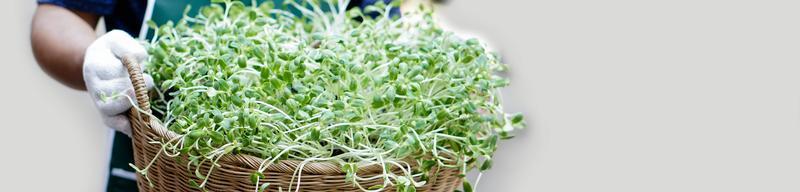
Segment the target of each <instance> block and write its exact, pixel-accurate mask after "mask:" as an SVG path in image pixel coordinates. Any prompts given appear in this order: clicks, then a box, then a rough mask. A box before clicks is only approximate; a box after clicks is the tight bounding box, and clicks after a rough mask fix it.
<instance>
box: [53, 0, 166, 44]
mask: <svg viewBox="0 0 800 192" xmlns="http://www.w3.org/2000/svg"><path fill="white" fill-rule="evenodd" d="M37 1H38V2H39V3H40V4H53V5H58V6H61V7H64V8H67V9H72V10H76V11H82V12H87V13H93V14H97V15H99V16H103V18H104V20H105V24H106V29H108V30H112V29H119V30H123V31H125V32H128V33H129V34H131V36H133V37H136V36H139V29H140V28H141V27H142V19H143V18H144V12H145V10H147V0H37ZM178 11H180V10H178Z"/></svg>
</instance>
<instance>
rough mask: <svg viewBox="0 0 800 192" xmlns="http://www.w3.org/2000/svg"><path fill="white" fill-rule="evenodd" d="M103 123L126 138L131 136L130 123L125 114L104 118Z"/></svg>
mask: <svg viewBox="0 0 800 192" xmlns="http://www.w3.org/2000/svg"><path fill="white" fill-rule="evenodd" d="M103 123H105V124H106V126H108V127H110V128H112V129H114V130H117V131H119V132H122V133H125V135H128V137H130V136H131V122H130V121H129V120H128V117H127V116H126V115H125V114H121V115H114V116H106V117H104V118H103Z"/></svg>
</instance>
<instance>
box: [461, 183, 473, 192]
mask: <svg viewBox="0 0 800 192" xmlns="http://www.w3.org/2000/svg"><path fill="white" fill-rule="evenodd" d="M461 184H462V186H461V188H462V189H463V190H464V192H472V185H471V184H470V183H469V181H467V180H464V181H463V182H461Z"/></svg>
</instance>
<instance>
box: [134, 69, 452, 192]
mask: <svg viewBox="0 0 800 192" xmlns="http://www.w3.org/2000/svg"><path fill="white" fill-rule="evenodd" d="M135 61H136V60H135V59H133V57H130V56H126V57H123V58H122V63H123V64H124V65H125V67H126V68H127V70H128V74H130V78H131V82H132V83H133V87H134V92H135V95H136V100H137V103H138V106H139V108H140V109H141V110H143V111H145V112H147V113H150V112H151V111H150V99H149V96H148V91H147V89H146V87H145V81H144V79H143V76H142V71H141V68H140V66H139V64H138V63H137V62H135ZM129 119H130V121H131V128H132V129H133V136H132V138H133V139H132V140H133V152H134V164H135V165H136V167H138V168H145V167H147V166H148V165H150V166H149V168H148V169H147V177H148V178H149V182H148V179H145V178H144V177H143V176H142V175H140V174H137V184H138V186H139V191H200V190H199V189H196V188H193V187H191V186H190V185H189V182H188V181H189V180H196V181H202V179H198V177H196V176H195V175H194V173H193V170H194V169H195V168H196V167H195V166H193V165H189V164H188V163H187V162H189V161H188V160H187V157H186V156H183V155H181V156H178V157H168V156H166V155H164V154H163V153H161V154H159V153H160V151H161V150H162V149H161V148H162V147H161V145H160V144H158V142H162V143H163V142H167V141H169V140H171V139H173V138H175V137H177V136H178V135H177V134H176V133H174V132H172V131H170V130H168V129H167V128H165V127H164V126H162V125H161V124H160V123H159V122H158V121H156V120H153V119H151V118H150V117H149V116H147V115H144V114H142V113H140V112H139V111H138V110H137V109H135V108H134V109H131V111H130V112H129ZM156 156H158V158H156ZM151 162H152V164H150V163H151ZM261 162H263V159H261V158H258V157H255V156H251V155H246V154H232V155H224V156H223V157H222V158H221V159H220V160H219V162H217V164H218V165H219V166H214V167H213V170H212V171H211V172H210V175H209V176H208V183H206V185H205V189H206V190H208V191H255V189H256V185H255V184H253V183H252V181H251V180H250V176H251V175H252V174H253V173H255V172H256V171H257V170H258V167H259V165H260V164H261ZM299 165H300V161H293V160H284V161H279V162H276V163H274V164H272V165H270V166H269V167H267V168H266V169H265V171H264V172H263V174H264V177H262V178H260V180H259V182H260V183H270V184H269V187H268V188H267V191H281V190H282V191H288V190H290V189H291V191H361V190H360V189H359V188H358V187H356V186H355V185H354V184H353V183H350V182H346V181H345V173H344V172H343V171H342V170H341V167H340V166H339V165H338V164H335V163H333V162H312V163H308V164H306V165H304V166H303V168H302V170H301V171H302V173H301V174H300V176H299V177H298V176H297V174H296V170H297V168H298V167H299ZM209 168H212V167H211V164H210V163H205V164H201V165H200V170H201V173H204V174H205V173H208V170H209ZM433 170H434V171H435V172H433V173H432V174H430V178H429V179H428V181H427V182H426V184H425V185H424V186H422V187H418V188H417V191H431V192H445V191H447V192H450V191H453V190H455V188H456V186H458V183H459V182H460V178H459V176H458V175H459V174H460V172H459V171H458V170H456V169H436V168H434V169H433ZM396 171H397V170H396ZM381 173H382V167H381V166H380V165H376V164H373V165H369V166H362V167H359V168H358V171H357V174H358V175H359V176H360V177H362V178H370V177H372V176H375V175H379V174H381ZM198 183H199V182H198ZM359 184H361V186H363V187H364V188H368V187H371V186H375V185H381V184H383V179H380V178H379V179H373V180H366V181H360V182H359ZM385 191H395V188H394V187H387V188H386V189H385Z"/></svg>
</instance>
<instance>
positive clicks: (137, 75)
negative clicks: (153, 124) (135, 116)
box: [122, 55, 151, 122]
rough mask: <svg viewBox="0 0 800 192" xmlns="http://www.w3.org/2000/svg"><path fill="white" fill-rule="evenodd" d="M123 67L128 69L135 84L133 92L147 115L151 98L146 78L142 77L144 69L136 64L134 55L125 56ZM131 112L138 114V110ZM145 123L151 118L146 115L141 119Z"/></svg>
mask: <svg viewBox="0 0 800 192" xmlns="http://www.w3.org/2000/svg"><path fill="white" fill-rule="evenodd" d="M122 65H124V66H125V68H127V69H128V74H129V75H130V78H131V83H132V84H133V91H134V93H135V94H136V102H137V104H138V105H139V108H141V109H142V110H144V111H145V112H147V113H151V111H150V97H149V96H148V95H147V86H146V85H145V81H144V76H143V75H142V68H141V67H140V66H139V63H138V62H136V57H135V56H133V55H125V56H123V57H122ZM131 112H132V113H134V112H137V110H136V109H131ZM141 118H142V119H143V120H145V122H149V121H150V117H149V116H147V115H144V116H142V117H141Z"/></svg>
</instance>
